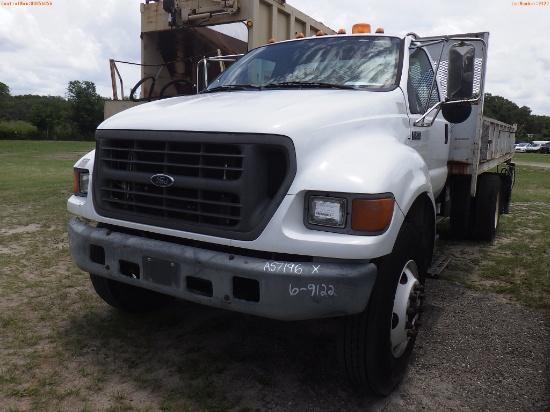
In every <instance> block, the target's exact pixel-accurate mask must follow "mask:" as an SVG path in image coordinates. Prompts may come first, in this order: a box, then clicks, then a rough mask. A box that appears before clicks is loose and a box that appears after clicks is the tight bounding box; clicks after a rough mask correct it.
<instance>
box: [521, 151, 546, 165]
mask: <svg viewBox="0 0 550 412" xmlns="http://www.w3.org/2000/svg"><path fill="white" fill-rule="evenodd" d="M513 161H514V162H520V163H524V162H525V163H550V154H546V153H544V154H541V153H514V157H513Z"/></svg>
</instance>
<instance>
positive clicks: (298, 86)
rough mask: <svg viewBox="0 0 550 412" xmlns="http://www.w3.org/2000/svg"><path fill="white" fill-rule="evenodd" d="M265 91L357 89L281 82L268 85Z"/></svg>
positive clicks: (311, 83) (320, 83)
mask: <svg viewBox="0 0 550 412" xmlns="http://www.w3.org/2000/svg"><path fill="white" fill-rule="evenodd" d="M264 89H355V87H354V86H349V85H346V84H337V83H324V82H280V83H269V84H266V85H265V86H264Z"/></svg>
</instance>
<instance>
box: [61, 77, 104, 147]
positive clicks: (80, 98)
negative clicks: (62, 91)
mask: <svg viewBox="0 0 550 412" xmlns="http://www.w3.org/2000/svg"><path fill="white" fill-rule="evenodd" d="M67 99H68V101H69V103H70V105H71V120H72V122H73V123H74V125H75V126H76V128H77V130H78V132H79V133H80V136H81V138H83V139H84V138H89V137H93V134H94V131H95V129H96V128H97V126H98V125H99V123H101V121H102V120H103V98H102V97H101V96H100V95H99V94H97V92H96V88H95V84H94V83H93V82H89V81H78V80H73V81H70V82H69V86H68V88H67Z"/></svg>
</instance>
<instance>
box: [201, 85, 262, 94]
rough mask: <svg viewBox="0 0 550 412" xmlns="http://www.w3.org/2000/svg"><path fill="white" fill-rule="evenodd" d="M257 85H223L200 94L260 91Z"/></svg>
mask: <svg viewBox="0 0 550 412" xmlns="http://www.w3.org/2000/svg"><path fill="white" fill-rule="evenodd" d="M261 88H262V87H261V86H258V85H257V84H225V85H222V86H218V87H214V88H212V89H206V90H203V92H202V93H215V92H231V91H233V90H239V91H240V90H261Z"/></svg>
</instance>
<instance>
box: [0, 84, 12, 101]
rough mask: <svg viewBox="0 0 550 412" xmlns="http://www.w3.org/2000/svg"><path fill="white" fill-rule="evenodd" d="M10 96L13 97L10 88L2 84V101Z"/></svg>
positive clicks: (0, 95) (0, 97) (0, 94)
mask: <svg viewBox="0 0 550 412" xmlns="http://www.w3.org/2000/svg"><path fill="white" fill-rule="evenodd" d="M9 96H11V94H10V88H9V87H8V85H7V84H5V83H2V82H0V99H2V98H4V97H9Z"/></svg>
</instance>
